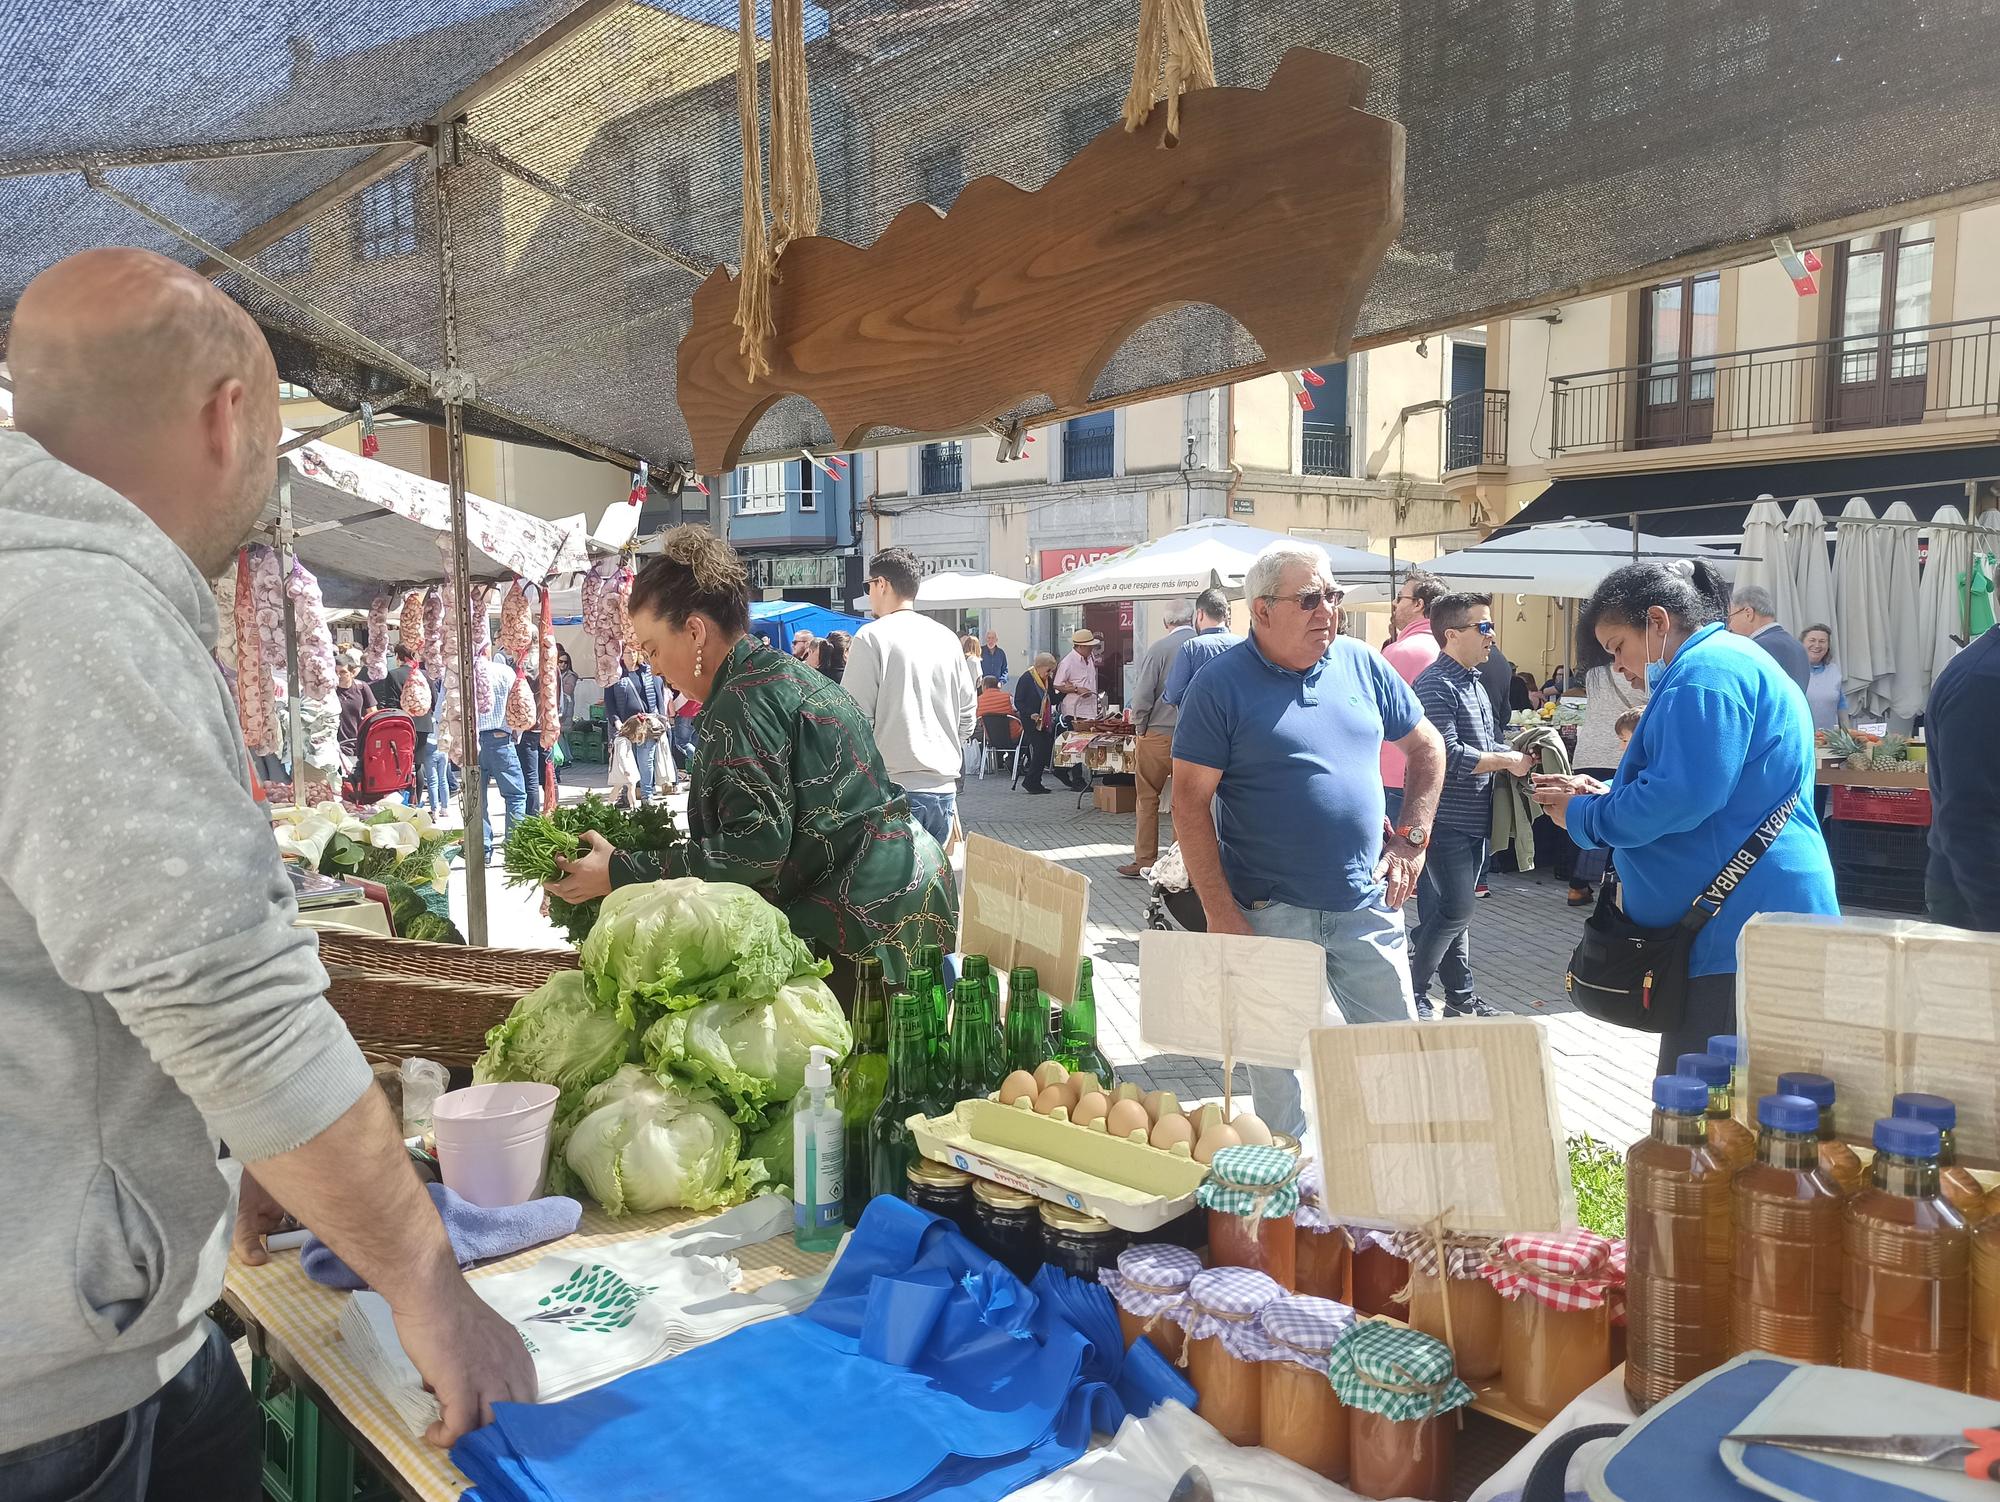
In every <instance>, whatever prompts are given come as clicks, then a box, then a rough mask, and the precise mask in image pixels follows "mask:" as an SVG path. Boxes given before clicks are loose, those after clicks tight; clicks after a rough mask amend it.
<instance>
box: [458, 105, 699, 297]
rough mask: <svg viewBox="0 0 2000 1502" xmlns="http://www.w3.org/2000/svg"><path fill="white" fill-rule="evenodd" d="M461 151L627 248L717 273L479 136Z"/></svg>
mask: <svg viewBox="0 0 2000 1502" xmlns="http://www.w3.org/2000/svg"><path fill="white" fill-rule="evenodd" d="M459 150H460V151H461V152H463V153H464V154H465V155H466V156H471V157H477V158H479V160H480V161H482V162H485V163H487V164H488V165H489V166H491V167H493V168H494V169H495V170H496V171H499V172H502V173H504V174H505V175H507V176H508V177H511V178H513V179H515V180H516V181H517V182H523V183H526V184H527V185H528V186H529V187H531V188H534V189H536V190H537V191H539V192H542V193H546V194H547V195H548V196H549V197H550V198H553V199H554V200H555V201H556V202H557V203H560V204H566V205H567V206H568V207H570V208H571V209H574V210H575V211H576V212H577V213H578V214H581V215H582V216H583V217H584V218H585V219H588V220H589V221H590V222H591V223H592V224H594V225H596V226H597V227H598V228H599V229H601V230H604V231H605V232H606V233H607V234H612V235H616V236H617V237H618V238H619V239H621V240H623V241H624V242H625V243H626V244H627V245H633V246H636V247H638V248H639V249H640V250H643V251H646V252H648V253H650V254H652V255H656V256H658V257H659V258H660V259H661V260H663V261H667V262H671V263H672V264H673V265H675V266H678V267H680V269H681V270H683V271H685V272H687V273H688V275H690V276H693V277H697V278H699V277H705V276H707V275H708V274H709V273H710V272H711V271H713V270H715V265H714V263H713V262H710V263H708V264H703V263H702V262H701V261H700V260H698V259H696V258H695V257H694V256H692V255H690V254H688V252H686V251H684V250H681V249H679V248H677V247H675V246H672V245H669V244H668V243H667V242H666V241H664V240H661V239H658V238H656V237H655V236H652V235H649V234H647V233H646V232H645V231H644V230H641V229H635V228H633V227H632V226H631V225H629V224H626V223H623V222H622V221H621V220H619V219H618V218H617V216H615V215H614V214H612V213H610V212H609V211H608V210H605V209H601V208H599V207H598V206H597V205H596V204H594V203H592V202H591V201H590V200H589V199H587V198H580V197H578V196H577V195H576V194H575V193H572V192H571V191H570V190H569V189H567V188H565V187H564V186H563V185H562V184H561V183H558V182H556V181H555V180H553V179H552V178H547V177H544V176H543V175H542V174H541V173H539V172H537V171H535V169H534V168H532V167H529V166H525V165H523V164H522V163H520V162H517V161H515V160H514V159H513V158H512V157H510V156H508V155H507V154H506V153H505V152H504V151H502V150H500V148H499V147H497V146H493V145H490V144H489V143H487V142H485V141H482V140H480V139H479V138H478V137H477V136H461V137H460V138H459Z"/></svg>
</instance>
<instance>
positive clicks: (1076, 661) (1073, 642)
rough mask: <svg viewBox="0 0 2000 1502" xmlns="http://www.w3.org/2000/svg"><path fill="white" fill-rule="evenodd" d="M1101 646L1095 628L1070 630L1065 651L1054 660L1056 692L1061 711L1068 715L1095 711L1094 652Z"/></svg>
mask: <svg viewBox="0 0 2000 1502" xmlns="http://www.w3.org/2000/svg"><path fill="white" fill-rule="evenodd" d="M1101 646H1103V643H1102V642H1100V641H1099V640H1098V639H1097V633H1096V632H1095V631H1091V630H1088V629H1085V630H1081V631H1072V632H1071V633H1070V637H1069V652H1068V654H1067V655H1065V656H1064V658H1063V660H1062V661H1061V662H1059V663H1057V664H1056V692H1057V693H1059V694H1061V695H1062V712H1063V713H1064V714H1066V715H1068V716H1069V717H1070V718H1071V719H1077V718H1079V717H1082V718H1086V719H1087V718H1089V717H1090V716H1092V715H1094V714H1096V713H1097V707H1098V703H1099V700H1098V694H1097V653H1098V649H1099V648H1100V647H1101Z"/></svg>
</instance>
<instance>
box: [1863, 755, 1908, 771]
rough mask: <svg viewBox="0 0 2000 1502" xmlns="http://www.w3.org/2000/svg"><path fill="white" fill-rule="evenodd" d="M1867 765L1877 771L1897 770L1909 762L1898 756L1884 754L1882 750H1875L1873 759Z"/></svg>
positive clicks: (1903, 767) (1906, 765)
mask: <svg viewBox="0 0 2000 1502" xmlns="http://www.w3.org/2000/svg"><path fill="white" fill-rule="evenodd" d="M1869 766H1870V768H1871V769H1872V770H1874V771H1877V772H1899V771H1902V770H1904V769H1905V768H1907V767H1908V766H1909V763H1908V762H1907V761H1905V760H1904V759H1903V758H1902V757H1900V756H1886V755H1884V754H1883V753H1882V752H1880V751H1877V752H1876V753H1875V757H1874V760H1873V761H1871V762H1870V763H1869Z"/></svg>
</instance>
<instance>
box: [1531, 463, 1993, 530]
mask: <svg viewBox="0 0 2000 1502" xmlns="http://www.w3.org/2000/svg"><path fill="white" fill-rule="evenodd" d="M1995 475H2000V445H1995V444H1981V445H1977V446H1975V447H1971V448H1957V449H1920V450H1913V451H1907V452H1904V453H1895V454H1857V455H1854V456H1851V457H1848V458H1841V459H1805V460H1794V461H1790V462H1786V463H1782V464H1730V465H1716V466H1714V467H1713V468H1709V469H1682V470H1671V471H1656V472H1654V473H1652V474H1640V475H1596V476H1587V477H1580V478H1577V479H1573V480H1557V481H1555V482H1553V483H1552V484H1551V485H1550V486H1549V488H1548V489H1547V490H1545V491H1543V492H1542V493H1541V494H1540V495H1539V496H1537V497H1536V498H1535V499H1534V500H1532V501H1530V502H1529V503H1528V504H1527V505H1526V506H1525V507H1523V508H1522V509H1521V511H1520V512H1519V513H1517V514H1516V515H1515V516H1513V517H1511V518H1509V520H1508V522H1507V525H1506V526H1505V527H1503V528H1501V529H1500V531H1499V533H1497V534H1496V535H1497V536H1503V537H1504V536H1508V535H1511V534H1512V533H1515V532H1518V531H1521V530H1523V529H1525V528H1527V527H1533V526H1539V525H1541V524H1543V523H1545V522H1558V521H1566V520H1577V521H1604V522H1611V523H1615V524H1616V525H1619V526H1629V525H1630V524H1631V517H1632V514H1633V513H1634V512H1637V513H1638V514H1639V528H1640V530H1641V531H1643V532H1648V533H1651V534H1653V535H1654V536H1657V537H1732V538H1733V537H1739V536H1741V535H1742V532H1743V524H1744V519H1745V516H1746V514H1747V513H1748V511H1749V509H1750V507H1751V505H1752V504H1754V503H1755V501H1756V499H1757V497H1758V496H1760V495H1770V496H1778V497H1780V498H1783V497H1790V496H1802V495H1810V496H1817V497H1820V498H1822V500H1825V501H1834V502H1838V503H1839V505H1829V506H1826V507H1825V508H1824V509H1826V510H1827V512H1828V514H1829V515H1832V514H1834V513H1835V512H1837V511H1838V510H1839V509H1840V505H1844V504H1845V503H1846V501H1847V498H1848V497H1850V496H1857V495H1859V496H1866V497H1867V498H1868V499H1869V501H1870V502H1871V503H1873V504H1874V506H1875V509H1876V511H1877V512H1879V511H1880V510H1881V508H1882V507H1883V506H1885V505H1887V504H1888V503H1890V502H1891V501H1902V502H1904V503H1905V504H1906V505H1908V506H1909V508H1910V509H1911V510H1912V511H1913V512H1915V513H1916V515H1917V517H1918V519H1919V520H1926V519H1928V518H1929V517H1930V516H1931V514H1932V513H1933V512H1935V511H1936V510H1937V508H1938V507H1940V506H1956V507H1958V508H1959V510H1961V511H1963V510H1965V509H1966V508H1965V484H1964V482H1965V481H1967V480H1977V479H1986V478H1989V477H1991V476H1995ZM1900 486H1915V487H1917V488H1915V489H1890V488H1889V487H1900ZM1718 502H1723V503H1727V504H1716V503H1718Z"/></svg>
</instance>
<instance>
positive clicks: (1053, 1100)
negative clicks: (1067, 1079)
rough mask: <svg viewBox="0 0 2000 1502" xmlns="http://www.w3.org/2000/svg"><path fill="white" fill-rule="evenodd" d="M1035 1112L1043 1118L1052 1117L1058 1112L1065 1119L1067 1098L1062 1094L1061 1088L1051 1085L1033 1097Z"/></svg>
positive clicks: (1067, 1109)
mask: <svg viewBox="0 0 2000 1502" xmlns="http://www.w3.org/2000/svg"><path fill="white" fill-rule="evenodd" d="M1035 1110H1036V1111H1037V1112H1039V1113H1040V1114H1041V1115H1043V1116H1053V1115H1055V1113H1056V1112H1058V1111H1060V1112H1062V1113H1063V1115H1064V1116H1065V1117H1067V1116H1068V1115H1069V1097H1068V1096H1067V1095H1065V1094H1064V1093H1063V1087H1062V1086H1060V1085H1051V1086H1049V1088H1048V1089H1046V1090H1044V1091H1043V1092H1042V1093H1041V1094H1040V1095H1038V1096H1036V1097H1035Z"/></svg>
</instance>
